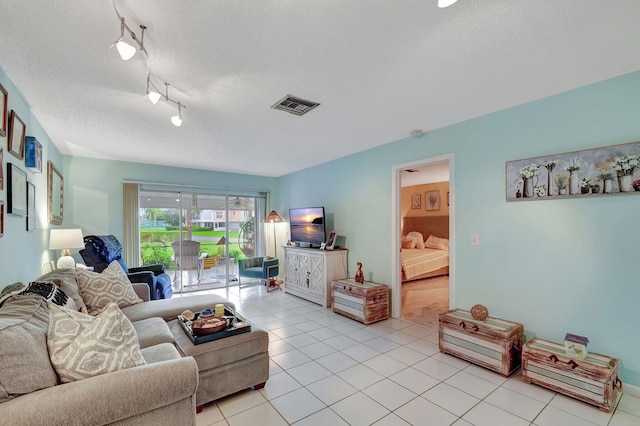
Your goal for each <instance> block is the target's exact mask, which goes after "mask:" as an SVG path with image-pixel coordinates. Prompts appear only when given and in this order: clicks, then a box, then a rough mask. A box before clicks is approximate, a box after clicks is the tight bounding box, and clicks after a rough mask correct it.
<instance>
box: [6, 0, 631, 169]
mask: <svg viewBox="0 0 640 426" xmlns="http://www.w3.org/2000/svg"><path fill="white" fill-rule="evenodd" d="M436 4H437V0H395V1H390V0H349V1H335V0H333V1H332V0H323V1H321V0H296V1H291V0H260V1H257V0H233V1H231V0H215V1H214V0H192V1H186V2H185V1H175V0H174V1H168V0H137V1H134V0H116V6H117V7H118V10H119V11H120V13H121V14H122V15H123V16H124V17H125V18H126V22H127V24H128V25H129V26H131V27H132V28H136V29H137V28H138V26H139V25H140V24H144V25H146V26H147V27H148V30H147V32H146V33H145V39H144V44H145V47H146V48H147V50H148V51H149V54H150V63H149V64H150V69H151V72H152V74H153V75H154V76H155V77H156V78H157V79H158V81H161V80H163V81H167V82H169V83H170V84H171V86H170V89H169V90H170V92H169V94H170V96H171V97H173V98H175V99H177V100H180V101H181V102H183V103H184V104H186V106H187V108H186V109H185V110H184V111H183V118H184V122H183V125H182V127H180V128H177V127H174V126H173V125H172V124H171V123H170V121H169V118H170V117H171V116H172V115H175V113H176V110H177V108H176V107H175V105H173V104H171V103H168V102H162V101H161V102H160V103H158V104H157V105H152V104H151V103H150V102H149V101H148V100H147V99H146V98H145V97H144V96H143V95H144V92H145V88H146V80H145V76H146V68H145V67H146V64H145V61H144V60H143V56H142V55H140V54H138V55H136V56H135V57H134V58H133V59H131V60H129V61H127V62H125V61H122V60H120V59H119V57H118V55H117V52H116V51H115V49H112V50H108V49H107V48H108V47H109V45H110V44H111V43H112V42H113V41H114V40H115V39H116V38H117V36H118V35H119V32H120V26H119V22H118V19H117V17H116V15H115V12H114V9H113V6H112V3H111V0H93V1H87V0H64V1H63V0H57V1H53V0H51V1H35V0H2V1H1V2H0V17H2V18H1V20H2V24H1V25H0V67H2V68H3V70H4V71H5V72H6V73H7V75H8V76H9V78H10V79H11V80H12V81H13V83H14V84H15V85H16V86H17V87H18V89H19V90H20V92H21V93H22V94H23V96H24V97H25V99H26V100H27V102H28V103H29V106H30V107H31V109H32V110H33V112H34V114H35V116H36V117H37V119H38V120H39V121H40V123H41V124H42V126H43V127H44V129H45V131H46V132H47V133H48V135H49V136H50V137H51V139H52V140H53V142H54V144H55V145H56V146H57V147H58V148H59V149H60V151H61V152H62V153H63V154H70V155H77V156H87V157H96V158H106V159H119V160H125V161H135V162H145V163H151V164H163V165H171V166H180V167H190V168H197V169H206V170H218V171H224V172H239V173H249V174H256V175H263V176H281V175H283V174H286V173H290V172H293V171H296V170H300V169H303V168H306V167H310V166H313V165H316V164H319V163H323V162H326V161H330V160H333V159H335V158H339V157H343V156H346V155H349V154H352V153H355V152H359V151H363V150H366V149H369V148H372V147H375V146H379V145H383V144H386V143H389V142H392V141H395V140H398V139H402V138H405V137H408V136H409V131H411V130H413V129H422V130H424V131H429V130H433V129H437V128H440V127H443V126H447V125H450V124H453V123H457V122H460V121H463V120H467V119H470V118H473V117H478V116H481V115H484V114H487V113H490V112H494V111H497V110H501V109H505V108H509V107H512V106H514V105H518V104H522V103H525V102H529V101H532V100H535V99H539V98H542V97H546V96H549V95H553V94H556V93H560V92H563V91H566V90H570V89H573V88H576V87H580V86H584V85H586V84H590V83H593V82H597V81H601V80H605V79H607V78H610V77H614V76H618V75H621V74H625V73H628V72H631V71H635V70H638V69H640V24H639V23H640V1H637V0H615V1H602V0H597V1H596V0H562V1H557V0H536V1H530V0H459V1H458V3H456V4H455V5H453V6H451V7H449V8H447V9H439V8H438V7H437V6H436ZM138 35H139V33H138ZM287 94H292V95H295V96H299V97H301V98H304V99H308V100H311V101H316V102H319V103H320V104H321V105H320V106H319V107H318V108H316V109H314V110H313V111H311V112H310V113H308V114H307V115H305V116H302V117H298V116H294V115H292V114H289V113H286V112H282V111H277V110H274V109H271V108H270V106H271V105H273V104H274V103H275V102H277V101H278V100H280V99H281V98H282V97H284V96H285V95H287Z"/></svg>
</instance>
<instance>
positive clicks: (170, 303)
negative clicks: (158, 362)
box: [122, 294, 234, 321]
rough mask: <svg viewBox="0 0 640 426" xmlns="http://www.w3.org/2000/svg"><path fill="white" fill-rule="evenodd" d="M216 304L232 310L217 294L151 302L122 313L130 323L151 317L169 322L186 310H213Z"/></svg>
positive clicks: (225, 300)
mask: <svg viewBox="0 0 640 426" xmlns="http://www.w3.org/2000/svg"><path fill="white" fill-rule="evenodd" d="M218 303H222V304H223V305H226V306H230V307H231V308H234V304H233V303H231V302H229V300H228V299H225V298H224V297H222V296H219V295H217V294H206V295H202V296H195V295H191V296H184V297H174V298H173V299H158V300H151V301H149V302H144V303H138V304H136V305H131V306H127V307H126V308H122V312H123V313H124V314H125V315H126V316H127V318H129V320H131V321H140V320H142V319H146V318H152V317H160V318H162V319H164V320H165V321H171V320H173V319H176V318H177V317H178V315H180V314H181V313H182V311H184V310H186V309H190V310H192V311H193V312H198V311H203V310H205V309H214V308H215V306H216V305H217V304H218Z"/></svg>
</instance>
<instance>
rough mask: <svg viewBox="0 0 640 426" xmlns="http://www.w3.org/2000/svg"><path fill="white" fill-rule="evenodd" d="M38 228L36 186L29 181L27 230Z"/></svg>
mask: <svg viewBox="0 0 640 426" xmlns="http://www.w3.org/2000/svg"><path fill="white" fill-rule="evenodd" d="M35 230H36V186H35V185H34V184H32V183H31V182H27V231H35Z"/></svg>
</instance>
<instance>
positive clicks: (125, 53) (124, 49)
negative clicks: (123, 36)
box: [116, 40, 136, 61]
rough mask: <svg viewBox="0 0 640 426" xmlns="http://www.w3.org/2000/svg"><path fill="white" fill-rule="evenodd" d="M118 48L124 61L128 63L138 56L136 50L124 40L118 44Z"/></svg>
mask: <svg viewBox="0 0 640 426" xmlns="http://www.w3.org/2000/svg"><path fill="white" fill-rule="evenodd" d="M116 48H117V49H118V53H119V54H120V57H121V58H122V60H123V61H128V60H129V59H131V58H133V55H135V54H136V48H135V47H133V46H132V45H130V44H129V43H126V42H124V41H122V40H120V41H119V42H117V43H116Z"/></svg>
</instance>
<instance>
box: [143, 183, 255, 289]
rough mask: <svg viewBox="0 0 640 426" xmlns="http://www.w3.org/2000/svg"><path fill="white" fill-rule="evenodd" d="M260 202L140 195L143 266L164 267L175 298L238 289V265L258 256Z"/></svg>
mask: <svg viewBox="0 0 640 426" xmlns="http://www.w3.org/2000/svg"><path fill="white" fill-rule="evenodd" d="M264 206H265V198H264V197H263V196H262V197H261V196H259V195H255V196H254V195H251V196H247V195H233V194H215V193H201V192H173V191H158V190H150V189H141V190H140V212H139V223H140V254H141V258H142V259H141V261H142V263H143V264H148V263H163V264H164V265H165V268H166V270H167V273H168V274H169V275H170V276H171V277H172V280H173V288H174V292H186V291H193V290H202V289H210V288H220V287H228V286H233V285H237V284H238V261H239V260H240V259H242V258H245V257H251V256H256V255H262V251H263V250H262V249H261V247H263V245H264V244H263V242H262V238H260V236H261V235H262V232H261V230H262V221H261V220H256V217H264V209H265V207H264Z"/></svg>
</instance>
